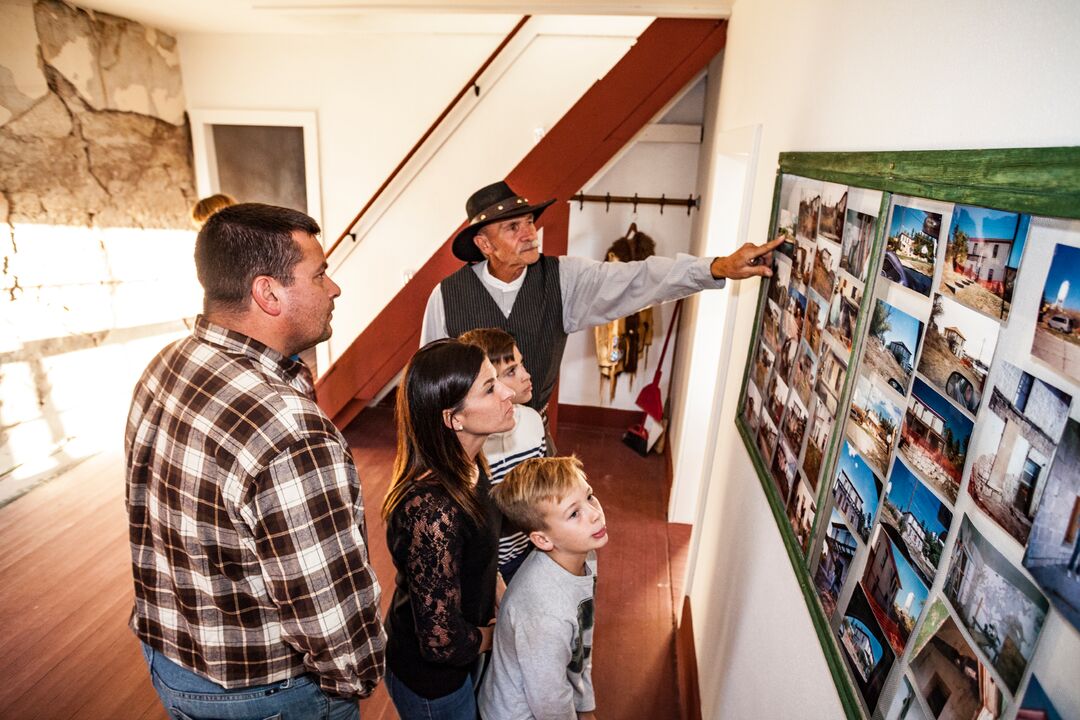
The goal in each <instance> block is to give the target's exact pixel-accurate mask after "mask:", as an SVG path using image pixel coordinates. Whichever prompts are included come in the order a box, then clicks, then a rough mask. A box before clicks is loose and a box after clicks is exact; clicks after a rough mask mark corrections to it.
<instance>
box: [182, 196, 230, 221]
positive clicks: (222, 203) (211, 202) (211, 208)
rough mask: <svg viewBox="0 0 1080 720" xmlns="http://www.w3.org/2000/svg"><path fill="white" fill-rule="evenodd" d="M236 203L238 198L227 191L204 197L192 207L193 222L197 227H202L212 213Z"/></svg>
mask: <svg viewBox="0 0 1080 720" xmlns="http://www.w3.org/2000/svg"><path fill="white" fill-rule="evenodd" d="M235 204H236V198H234V197H233V196H232V195H226V194H225V193H218V194H217V195H211V196H210V197H204V198H203V199H202V200H200V201H199V202H197V203H195V207H193V208H191V222H193V223H194V224H195V227H197V228H202V226H203V225H205V224H206V221H207V220H209V219H210V216H211V215H213V214H214V213H216V212H217V211H218V210H221V209H222V208H227V207H229V206H231V205H235Z"/></svg>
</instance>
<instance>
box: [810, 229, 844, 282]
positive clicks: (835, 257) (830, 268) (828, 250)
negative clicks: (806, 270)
mask: <svg viewBox="0 0 1080 720" xmlns="http://www.w3.org/2000/svg"><path fill="white" fill-rule="evenodd" d="M839 266H840V243H839V242H834V241H832V240H826V239H825V238H823V237H820V236H819V237H818V240H817V253H815V254H814V266H813V270H811V272H810V287H811V289H813V291H814V292H816V293H817V294H818V295H820V296H821V297H830V296H831V295H832V292H833V288H834V287H836V269H837V267H839Z"/></svg>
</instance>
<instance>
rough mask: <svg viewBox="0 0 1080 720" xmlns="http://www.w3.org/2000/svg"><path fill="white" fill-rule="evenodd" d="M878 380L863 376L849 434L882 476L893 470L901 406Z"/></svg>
mask: <svg viewBox="0 0 1080 720" xmlns="http://www.w3.org/2000/svg"><path fill="white" fill-rule="evenodd" d="M892 397H893V396H892V393H886V392H885V391H884V390H882V388H881V387H879V386H878V385H877V384H876V383H874V382H873V381H872V380H870V379H869V378H867V377H865V376H860V377H859V379H858V382H856V384H855V392H854V393H853V396H852V398H851V408H850V409H849V410H848V417H849V419H850V422H849V423H848V426H847V437H848V439H849V440H851V443H852V445H854V446H855V448H856V449H857V450H858V451H859V452H860V453H862V456H863V457H864V458H866V462H867V464H869V466H870V467H872V468H873V469H874V472H875V473H877V474H878V475H879V476H880V477H885V473H886V472H887V471H888V469H889V456H890V453H891V451H892V446H893V441H894V440H895V439H896V433H897V431H898V430H899V428H900V407H899V406H897V404H896V403H895V402H894V401H893V400H892Z"/></svg>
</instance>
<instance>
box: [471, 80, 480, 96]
mask: <svg viewBox="0 0 1080 720" xmlns="http://www.w3.org/2000/svg"><path fill="white" fill-rule="evenodd" d="M472 89H473V92H474V93H476V97H480V86H479V85H477V84H476V83H473V84H472Z"/></svg>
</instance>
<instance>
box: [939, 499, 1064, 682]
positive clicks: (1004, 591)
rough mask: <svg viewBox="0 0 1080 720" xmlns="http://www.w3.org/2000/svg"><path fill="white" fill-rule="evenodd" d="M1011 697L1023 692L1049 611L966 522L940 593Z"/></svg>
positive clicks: (1016, 571) (1039, 596)
mask: <svg viewBox="0 0 1080 720" xmlns="http://www.w3.org/2000/svg"><path fill="white" fill-rule="evenodd" d="M942 591H943V592H944V594H945V597H947V598H949V600H950V601H951V602H952V606H953V609H954V610H956V614H957V616H958V617H959V618H960V622H962V623H963V624H964V626H965V627H966V628H967V631H968V633H970V635H971V638H972V639H973V640H974V641H975V644H976V645H978V646H979V648H980V649H981V650H982V651H983V653H984V654H985V655H986V657H987V658H988V659H989V660H990V663H991V665H993V666H994V669H995V670H997V672H998V675H1000V676H1001V679H1002V680H1003V681H1004V682H1005V685H1006V686H1007V687H1008V688H1009V690H1011V691H1012V692H1014V693H1015V692H1016V689H1017V688H1018V687H1019V686H1020V678H1021V677H1023V675H1024V670H1025V669H1027V665H1028V662H1030V661H1031V655H1032V653H1033V652H1034V651H1035V645H1036V643H1037V642H1038V640H1039V633H1040V632H1041V631H1042V626H1043V621H1045V620H1046V611H1047V610H1048V609H1049V607H1050V605H1049V603H1048V602H1047V600H1046V598H1045V597H1044V596H1043V594H1042V593H1041V592H1039V589H1038V588H1037V587H1035V585H1033V584H1032V583H1031V581H1030V580H1028V579H1027V578H1026V577H1024V574H1023V572H1021V571H1020V569H1019V568H1017V567H1016V566H1015V565H1013V564H1012V563H1011V562H1009V561H1008V559H1006V557H1005V556H1004V555H1002V554H1001V552H999V551H998V549H997V548H995V547H994V546H993V545H992V544H991V543H990V541H989V540H987V539H986V538H985V537H983V536H982V534H981V533H979V531H978V530H976V529H975V526H974V525H973V524H972V522H971V518H969V517H967V516H964V520H963V522H961V523H960V531H959V533H958V534H957V538H956V543H955V544H954V545H953V549H952V557H951V558H950V559H949V573H948V575H946V576H945V586H944V588H943V590H942Z"/></svg>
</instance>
